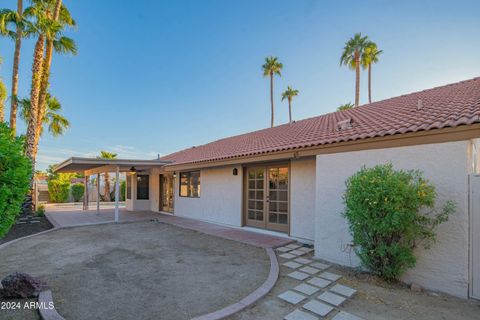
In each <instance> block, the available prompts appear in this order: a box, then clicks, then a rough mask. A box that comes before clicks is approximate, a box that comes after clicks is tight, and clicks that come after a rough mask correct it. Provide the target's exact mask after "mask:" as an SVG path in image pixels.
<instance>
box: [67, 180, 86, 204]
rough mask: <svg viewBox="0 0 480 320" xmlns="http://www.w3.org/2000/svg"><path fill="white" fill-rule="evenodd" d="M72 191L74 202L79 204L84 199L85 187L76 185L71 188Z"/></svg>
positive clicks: (79, 184)
mask: <svg viewBox="0 0 480 320" xmlns="http://www.w3.org/2000/svg"><path fill="white" fill-rule="evenodd" d="M70 189H71V190H72V197H73V201H75V202H79V201H80V199H82V197H83V193H84V191H85V186H84V185H83V184H81V183H75V184H73V185H72V186H71V188H70Z"/></svg>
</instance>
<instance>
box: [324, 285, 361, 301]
mask: <svg viewBox="0 0 480 320" xmlns="http://www.w3.org/2000/svg"><path fill="white" fill-rule="evenodd" d="M330 291H332V292H335V293H338V294H341V295H342V296H345V297H347V298H350V297H351V296H353V295H354V294H355V293H356V292H357V290H355V289H352V288H350V287H347V286H344V285H341V284H336V285H334V286H333V287H331V288H330Z"/></svg>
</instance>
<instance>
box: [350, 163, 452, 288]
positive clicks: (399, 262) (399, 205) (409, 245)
mask: <svg viewBox="0 0 480 320" xmlns="http://www.w3.org/2000/svg"><path fill="white" fill-rule="evenodd" d="M346 185H347V190H346V192H345V195H344V201H345V205H346V210H345V213H344V215H345V217H346V218H347V220H348V222H349V227H350V232H351V234H352V236H353V242H354V245H355V246H356V252H357V254H358V256H359V258H360V260H361V263H362V265H363V266H364V267H366V268H367V269H369V270H370V271H371V272H372V273H373V274H375V275H377V276H379V277H381V278H383V279H384V280H387V281H392V280H395V279H398V277H399V276H400V275H401V274H402V273H403V272H405V270H407V269H408V268H411V267H413V266H415V262H416V259H415V256H414V253H413V249H414V248H415V247H416V246H418V245H419V244H420V243H422V244H423V246H424V247H425V248H428V247H429V245H430V244H431V243H432V242H433V241H435V236H436V233H435V229H436V227H437V226H438V225H439V224H440V223H442V222H445V221H447V220H448V216H449V215H450V214H451V213H452V212H454V211H455V204H454V203H453V202H451V201H449V202H447V203H446V204H445V206H444V207H443V208H442V210H441V211H440V212H439V213H437V212H435V209H434V206H435V198H436V192H435V187H434V186H433V185H432V184H431V183H430V182H429V181H428V180H426V179H425V178H423V177H422V173H421V172H420V171H416V170H411V171H403V170H394V169H393V166H392V165H391V164H386V165H378V166H375V167H373V168H365V167H364V168H362V169H361V170H360V171H359V172H357V173H356V174H354V175H353V176H352V177H350V178H349V179H348V180H347V182H346ZM425 211H429V212H428V213H427V212H425Z"/></svg>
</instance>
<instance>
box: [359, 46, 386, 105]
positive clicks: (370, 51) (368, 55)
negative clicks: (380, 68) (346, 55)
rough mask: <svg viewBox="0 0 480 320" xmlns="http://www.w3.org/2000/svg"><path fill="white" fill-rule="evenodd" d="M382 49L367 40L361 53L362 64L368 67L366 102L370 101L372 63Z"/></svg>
mask: <svg viewBox="0 0 480 320" xmlns="http://www.w3.org/2000/svg"><path fill="white" fill-rule="evenodd" d="M382 52H383V51H382V50H378V47H377V44H376V43H375V42H372V41H368V42H367V44H366V45H365V49H364V50H363V54H362V66H363V68H364V69H368V103H372V64H374V63H377V62H378V58H379V56H380V55H381V54H382Z"/></svg>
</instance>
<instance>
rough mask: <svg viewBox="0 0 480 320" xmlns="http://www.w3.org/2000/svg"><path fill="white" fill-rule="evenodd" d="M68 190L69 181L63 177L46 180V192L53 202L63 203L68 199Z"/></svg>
mask: <svg viewBox="0 0 480 320" xmlns="http://www.w3.org/2000/svg"><path fill="white" fill-rule="evenodd" d="M69 190H70V181H66V180H64V179H55V180H49V181H48V194H49V196H50V200H51V201H52V202H54V203H63V202H67V200H68V192H69Z"/></svg>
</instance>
